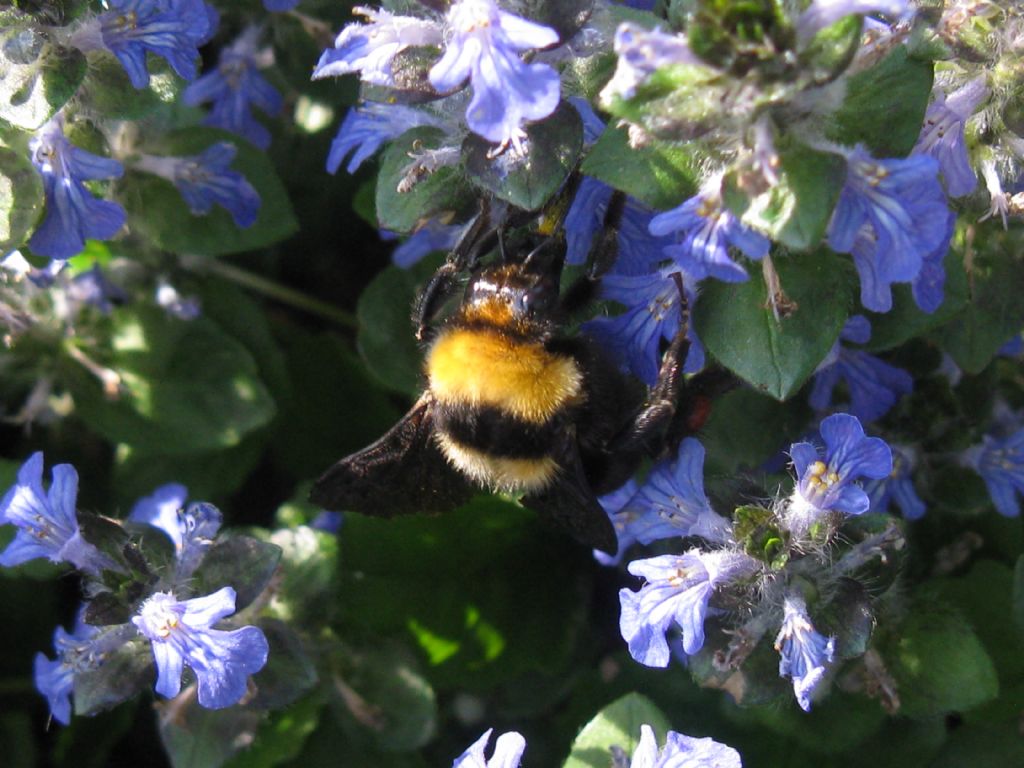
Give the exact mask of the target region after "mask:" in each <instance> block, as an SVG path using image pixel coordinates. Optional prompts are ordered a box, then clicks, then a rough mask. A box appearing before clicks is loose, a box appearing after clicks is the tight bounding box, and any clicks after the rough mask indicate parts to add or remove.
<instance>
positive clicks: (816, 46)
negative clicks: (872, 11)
mask: <svg viewBox="0 0 1024 768" xmlns="http://www.w3.org/2000/svg"><path fill="white" fill-rule="evenodd" d="M862 26H863V21H862V20H861V17H860V15H859V14H855V13H851V14H850V15H849V16H844V17H843V18H841V19H840V20H839V21H837V22H835V23H834V24H830V25H829V26H827V27H825V28H824V29H822V30H819V31H818V32H817V33H816V34H815V35H814V37H812V38H811V39H810V40H808V41H807V43H806V45H804V46H803V48H802V50H801V52H800V59H801V63H803V64H804V73H806V74H808V75H810V76H811V77H812V78H813V80H814V82H816V83H826V82H830V81H831V80H833V79H835V78H836V77H837V76H838V75H840V74H842V72H844V71H845V70H846V67H847V66H848V65H849V64H850V61H852V59H853V56H854V54H855V53H856V52H857V48H858V47H860V36H861V27H862Z"/></svg>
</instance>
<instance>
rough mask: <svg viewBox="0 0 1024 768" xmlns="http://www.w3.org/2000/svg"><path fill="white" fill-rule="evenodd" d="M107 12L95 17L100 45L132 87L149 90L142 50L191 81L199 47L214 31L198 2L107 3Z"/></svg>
mask: <svg viewBox="0 0 1024 768" xmlns="http://www.w3.org/2000/svg"><path fill="white" fill-rule="evenodd" d="M110 7H111V10H109V11H107V12H106V13H104V14H102V15H101V16H100V17H99V21H100V34H101V35H102V39H103V45H104V46H105V47H106V48H107V49H109V50H110V51H111V52H112V53H113V54H114V55H115V56H116V57H117V58H118V60H119V61H120V62H121V65H122V66H123V67H124V68H125V71H126V72H127V73H128V79H129V80H131V83H132V85H133V86H135V87H136V88H145V87H146V86H148V85H149V70H147V69H146V52H147V51H151V52H153V53H155V54H156V55H157V56H160V57H161V58H164V59H166V60H167V63H168V64H170V65H171V68H172V69H173V70H174V71H175V72H177V73H178V74H179V75H180V76H181V77H183V78H185V79H186V80H192V79H194V78H195V76H196V59H197V58H198V57H199V46H200V45H202V44H203V43H204V42H205V41H206V40H207V39H209V37H210V36H211V35H212V34H213V30H214V28H215V26H216V23H215V21H216V16H215V15H211V13H210V11H209V9H208V7H207V5H206V3H205V2H203V0H110Z"/></svg>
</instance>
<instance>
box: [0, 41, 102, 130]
mask: <svg viewBox="0 0 1024 768" xmlns="http://www.w3.org/2000/svg"><path fill="white" fill-rule="evenodd" d="M84 77H85V56H84V55H83V54H82V52H81V51H79V50H77V49H75V48H65V47H63V46H59V45H56V44H54V43H53V41H52V40H50V39H48V37H47V35H46V34H45V33H43V32H42V31H40V30H39V29H38V27H35V26H31V27H22V26H20V25H18V26H14V27H11V28H8V29H6V30H4V31H3V32H2V33H0V82H2V84H3V87H2V89H0V91H2V92H0V120H6V121H7V122H8V123H10V124H11V125H13V126H15V127H16V128H21V129H23V130H26V131H34V130H36V129H37V128H39V127H40V126H42V125H43V124H44V123H45V122H46V121H47V120H49V119H50V118H51V117H53V116H54V115H55V114H56V113H57V111H58V110H59V109H60V108H61V107H63V106H64V105H65V104H66V103H67V101H68V100H69V99H70V98H71V97H72V96H74V95H75V91H77V90H78V86H79V85H80V84H81V82H82V78H84Z"/></svg>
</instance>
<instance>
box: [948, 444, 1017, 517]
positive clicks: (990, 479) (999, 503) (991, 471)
mask: <svg viewBox="0 0 1024 768" xmlns="http://www.w3.org/2000/svg"><path fill="white" fill-rule="evenodd" d="M963 460H964V463H965V464H966V465H967V466H969V467H971V468H973V469H974V471H975V472H977V473H978V474H979V475H981V479H982V480H984V481H985V486H986V487H987V488H988V495H989V496H991V497H992V503H993V504H995V507H996V511H997V512H998V513H999V514H1001V515H1004V516H1005V517H1017V516H1019V515H1020V501H1019V500H1018V499H1017V494H1018V493H1020V494H1024V429H1020V430H1017V431H1016V432H1013V433H1012V434H1010V435H1009V436H1007V437H994V436H992V435H985V437H984V440H983V442H982V444H981V445H975V446H973V447H971V448H969V449H967V451H966V453H965V455H964V459H963Z"/></svg>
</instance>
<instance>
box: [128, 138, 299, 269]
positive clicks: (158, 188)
mask: <svg viewBox="0 0 1024 768" xmlns="http://www.w3.org/2000/svg"><path fill="white" fill-rule="evenodd" d="M219 141H227V142H229V143H231V144H233V145H234V146H235V147H236V148H237V149H238V154H237V155H236V156H235V160H234V162H233V163H232V164H231V168H232V170H235V171H238V172H239V173H240V174H242V175H243V176H244V177H245V178H246V180H247V181H248V182H249V183H250V184H252V186H253V187H255V189H256V191H257V192H258V193H259V195H260V201H261V205H260V212H259V216H258V217H257V219H256V223H255V224H253V225H252V226H251V227H247V228H245V229H240V228H239V227H238V226H236V225H235V222H234V220H233V219H232V218H231V215H230V214H229V213H228V212H227V211H226V210H224V209H223V208H221V207H220V206H214V209H213V210H212V211H210V212H209V213H207V214H205V215H202V216H196V215H194V214H193V213H192V212H191V211H190V210H189V208H188V205H187V204H186V203H185V201H184V200H183V199H182V197H181V194H180V193H179V192H178V190H177V189H175V187H174V185H173V184H171V182H169V181H167V180H165V179H162V178H159V177H157V176H153V175H150V174H145V173H141V172H134V173H128V174H126V175H125V177H124V179H123V180H122V182H121V184H120V185H119V193H118V199H119V200H121V201H122V202H123V203H124V206H125V208H126V209H127V210H128V213H129V220H130V221H131V222H132V224H133V225H134V226H135V227H137V228H138V230H139V231H140V232H141V233H142V234H144V235H145V236H146V237H148V238H149V239H150V240H152V241H153V243H154V244H156V245H157V246H158V247H160V248H163V249H164V250H167V251H171V252H173V253H190V254H201V255H204V256H222V255H224V254H228V253H240V252H242V251H252V250H256V249H257V248H265V247H266V246H268V245H272V244H274V243H276V242H278V241H280V240H284V239H285V238H286V237H288V236H289V235H291V234H292V233H293V232H295V230H296V229H297V227H298V222H297V221H296V219H295V214H294V212H293V211H292V205H291V202H290V201H289V199H288V193H287V191H286V190H285V188H284V186H283V185H282V183H281V180H280V179H279V178H278V175H277V171H276V170H275V169H274V167H273V165H271V163H270V159H269V158H268V156H267V155H266V153H265V152H262V151H260V150H259V149H257V148H255V147H253V146H251V145H250V144H249V143H248V142H245V141H243V140H241V139H239V138H238V137H237V136H234V135H233V134H230V133H226V132H224V131H218V130H215V129H213V128H186V129H183V130H180V131H175V132H173V133H169V134H164V135H161V136H160V139H159V140H158V141H156V142H155V143H154V144H152V145H145V147H144V149H145V151H147V152H149V153H151V154H156V155H169V156H178V157H187V156H192V155H198V154H200V153H201V152H203V151H204V150H206V149H208V148H209V147H210V146H212V145H213V144H215V143H217V142H219Z"/></svg>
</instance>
